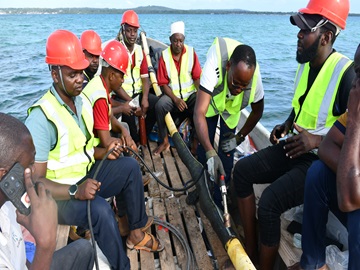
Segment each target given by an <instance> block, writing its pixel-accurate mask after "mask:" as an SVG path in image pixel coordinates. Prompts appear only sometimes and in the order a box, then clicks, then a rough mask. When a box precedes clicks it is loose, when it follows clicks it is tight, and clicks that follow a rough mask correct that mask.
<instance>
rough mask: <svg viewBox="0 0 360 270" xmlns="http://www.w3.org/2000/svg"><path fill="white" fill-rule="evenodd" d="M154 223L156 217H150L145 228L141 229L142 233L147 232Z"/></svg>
mask: <svg viewBox="0 0 360 270" xmlns="http://www.w3.org/2000/svg"><path fill="white" fill-rule="evenodd" d="M153 223H154V217H148V220H147V222H146V224H145V226H144V227H142V228H141V231H142V232H146V231H147V230H148V229H149V228H150V227H151V225H152V224H153Z"/></svg>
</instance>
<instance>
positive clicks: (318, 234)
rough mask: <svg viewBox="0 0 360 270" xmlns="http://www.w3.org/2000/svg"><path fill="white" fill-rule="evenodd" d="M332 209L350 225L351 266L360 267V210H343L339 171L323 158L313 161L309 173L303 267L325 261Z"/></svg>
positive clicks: (343, 221) (308, 267)
mask: <svg viewBox="0 0 360 270" xmlns="http://www.w3.org/2000/svg"><path fill="white" fill-rule="evenodd" d="M329 210H330V211H331V212H333V213H334V215H335V216H336V217H337V218H338V219H339V221H340V222H341V223H342V224H344V226H346V227H347V229H348V233H349V265H348V269H354V270H355V269H360V258H359V254H360V210H356V211H353V212H349V213H344V212H341V211H340V209H339V207H338V200H337V189H336V174H335V173H334V172H333V171H331V170H330V168H329V167H327V166H326V165H325V164H324V163H323V162H322V161H320V160H319V161H315V162H314V163H313V164H312V165H311V167H310V168H309V170H308V173H307V175H306V182H305V193H304V214H303V225H302V240H301V242H302V249H303V254H302V256H301V261H300V264H301V267H302V268H304V269H317V268H319V267H322V266H323V265H324V264H325V258H326V257H325V250H326V245H325V236H326V223H327V221H328V213H329Z"/></svg>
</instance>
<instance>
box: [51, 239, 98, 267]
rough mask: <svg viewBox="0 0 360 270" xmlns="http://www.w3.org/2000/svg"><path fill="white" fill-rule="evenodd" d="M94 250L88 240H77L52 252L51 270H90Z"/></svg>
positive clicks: (92, 264)
mask: <svg viewBox="0 0 360 270" xmlns="http://www.w3.org/2000/svg"><path fill="white" fill-rule="evenodd" d="M93 267H94V250H93V248H92V245H91V244H90V242H89V241H88V240H85V239H79V240H76V241H74V242H72V243H70V244H68V245H67V246H65V247H63V248H62V249H59V250H57V251H55V252H54V255H53V258H52V262H51V267H50V269H51V270H63V269H66V270H92V269H93Z"/></svg>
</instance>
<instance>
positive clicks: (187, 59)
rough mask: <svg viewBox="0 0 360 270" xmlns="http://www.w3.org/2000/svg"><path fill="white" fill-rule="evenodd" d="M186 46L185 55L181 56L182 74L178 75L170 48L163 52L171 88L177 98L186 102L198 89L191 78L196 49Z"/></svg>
mask: <svg viewBox="0 0 360 270" xmlns="http://www.w3.org/2000/svg"><path fill="white" fill-rule="evenodd" d="M184 46H185V53H184V54H183V55H182V56H181V63H180V74H178V71H177V69H176V65H175V62H174V59H173V57H172V53H171V48H170V46H169V47H168V48H167V49H165V50H164V51H162V57H163V59H164V62H165V66H166V72H167V74H168V76H169V79H170V81H169V87H170V88H171V90H172V92H173V93H174V95H175V96H177V97H178V98H181V99H182V100H184V101H186V100H187V99H188V98H189V96H190V95H191V94H192V93H194V92H195V91H196V87H195V85H194V81H193V79H192V76H191V72H192V68H193V66H194V48H192V47H189V46H187V45H184Z"/></svg>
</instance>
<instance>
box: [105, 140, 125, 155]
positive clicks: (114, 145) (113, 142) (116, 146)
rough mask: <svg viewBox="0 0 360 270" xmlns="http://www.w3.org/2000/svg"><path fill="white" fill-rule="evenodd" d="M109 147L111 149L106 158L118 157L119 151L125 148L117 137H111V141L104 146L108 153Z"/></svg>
mask: <svg viewBox="0 0 360 270" xmlns="http://www.w3.org/2000/svg"><path fill="white" fill-rule="evenodd" d="M111 149H113V150H112V152H111V153H110V154H109V155H108V157H107V158H108V159H118V158H119V157H120V156H121V153H122V152H123V151H124V150H125V149H124V144H123V143H122V142H121V140H120V139H117V138H113V139H112V140H111V143H110V144H109V145H108V146H107V147H106V153H108V152H109V151H110V150H111Z"/></svg>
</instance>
